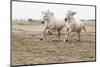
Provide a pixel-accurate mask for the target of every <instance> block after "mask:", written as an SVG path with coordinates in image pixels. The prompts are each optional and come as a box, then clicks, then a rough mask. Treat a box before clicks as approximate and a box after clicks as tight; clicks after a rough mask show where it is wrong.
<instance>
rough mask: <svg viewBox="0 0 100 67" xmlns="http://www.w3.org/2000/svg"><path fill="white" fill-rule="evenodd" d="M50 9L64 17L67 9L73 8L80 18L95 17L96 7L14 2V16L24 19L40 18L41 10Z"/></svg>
mask: <svg viewBox="0 0 100 67" xmlns="http://www.w3.org/2000/svg"><path fill="white" fill-rule="evenodd" d="M48 9H49V10H50V11H52V12H54V14H55V16H56V17H59V18H64V17H65V13H66V12H67V10H69V9H72V10H74V11H76V12H77V15H76V17H78V18H79V19H95V7H93V6H79V5H59V4H44V3H29V2H15V1H13V2H12V18H13V19H23V18H32V19H40V18H41V11H45V10H48Z"/></svg>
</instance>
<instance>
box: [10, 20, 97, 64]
mask: <svg viewBox="0 0 100 67" xmlns="http://www.w3.org/2000/svg"><path fill="white" fill-rule="evenodd" d="M84 22H85V25H86V30H87V32H84V31H82V32H81V41H80V42H78V41H77V34H76V33H71V34H70V36H69V41H68V42H65V43H64V42H62V40H63V36H64V33H63V31H62V35H61V40H60V41H52V39H53V38H54V37H55V35H56V32H53V35H48V34H46V35H45V39H44V40H42V41H40V40H39V39H40V33H41V31H42V30H43V26H44V25H43V24H40V23H36V22H24V23H21V22H17V23H15V24H12V48H11V49H12V65H24V64H45V63H63V62H75V61H95V59H96V58H95V47H96V44H95V21H84Z"/></svg>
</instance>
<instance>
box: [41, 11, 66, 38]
mask: <svg viewBox="0 0 100 67" xmlns="http://www.w3.org/2000/svg"><path fill="white" fill-rule="evenodd" d="M41 13H42V15H43V19H42V23H45V27H44V30H43V32H42V34H41V38H40V40H43V38H44V34H45V31H46V30H47V29H49V30H52V29H54V30H57V33H58V34H57V36H56V38H55V39H57V38H58V40H59V39H60V35H61V33H60V32H61V30H62V28H63V27H64V26H65V21H64V19H62V20H61V19H58V18H55V16H54V14H53V13H52V12H50V11H49V10H48V11H44V12H41Z"/></svg>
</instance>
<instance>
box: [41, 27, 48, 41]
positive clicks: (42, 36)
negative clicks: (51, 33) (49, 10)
mask: <svg viewBox="0 0 100 67" xmlns="http://www.w3.org/2000/svg"><path fill="white" fill-rule="evenodd" d="M46 30H47V27H45V28H44V30H43V32H42V34H41V38H40V40H43V38H44V34H45V32H46Z"/></svg>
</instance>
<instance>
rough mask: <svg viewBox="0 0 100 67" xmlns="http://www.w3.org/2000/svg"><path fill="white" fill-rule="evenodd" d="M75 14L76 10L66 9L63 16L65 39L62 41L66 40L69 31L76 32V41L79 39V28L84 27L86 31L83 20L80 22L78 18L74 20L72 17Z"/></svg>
mask: <svg viewBox="0 0 100 67" xmlns="http://www.w3.org/2000/svg"><path fill="white" fill-rule="evenodd" d="M75 14H76V12H74V11H72V10H68V13H67V15H66V17H65V21H66V26H65V39H64V42H66V41H68V36H69V33H71V32H77V34H78V41H80V32H81V30H82V29H84V31H85V32H86V29H85V26H84V24H83V22H81V21H80V20H76V19H75V18H74V15H75Z"/></svg>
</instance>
